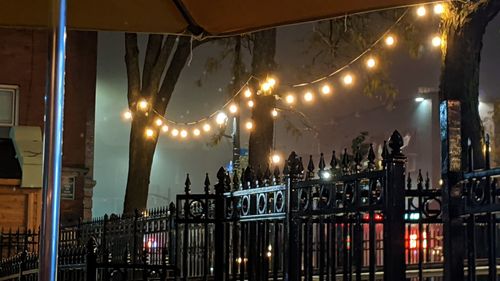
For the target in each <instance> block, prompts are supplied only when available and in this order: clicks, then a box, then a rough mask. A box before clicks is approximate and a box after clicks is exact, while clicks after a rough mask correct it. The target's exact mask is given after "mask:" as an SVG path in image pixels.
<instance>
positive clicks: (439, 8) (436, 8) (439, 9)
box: [434, 3, 444, 15]
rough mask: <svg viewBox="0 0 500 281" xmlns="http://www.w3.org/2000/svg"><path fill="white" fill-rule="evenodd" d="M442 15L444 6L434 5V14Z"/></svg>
mask: <svg viewBox="0 0 500 281" xmlns="http://www.w3.org/2000/svg"><path fill="white" fill-rule="evenodd" d="M442 13H444V5H443V4H441V3H438V4H436V5H434V14H436V15H440V14H442Z"/></svg>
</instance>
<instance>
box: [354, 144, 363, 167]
mask: <svg viewBox="0 0 500 281" xmlns="http://www.w3.org/2000/svg"><path fill="white" fill-rule="evenodd" d="M360 150H361V148H360V147H359V146H358V147H357V149H356V153H354V168H355V169H354V170H355V171H356V172H357V171H359V169H360V168H361V161H363V156H361V151H360Z"/></svg>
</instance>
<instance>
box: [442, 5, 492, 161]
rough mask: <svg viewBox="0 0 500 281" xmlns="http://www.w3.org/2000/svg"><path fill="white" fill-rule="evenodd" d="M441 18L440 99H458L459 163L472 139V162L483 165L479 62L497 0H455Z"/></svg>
mask: <svg viewBox="0 0 500 281" xmlns="http://www.w3.org/2000/svg"><path fill="white" fill-rule="evenodd" d="M453 5H455V6H453V7H452V13H450V14H451V15H450V16H449V17H448V18H446V19H445V21H444V24H443V28H444V39H445V40H444V42H446V48H445V49H446V53H445V55H444V60H443V62H442V70H441V80H440V99H441V100H458V101H460V102H461V113H462V114H461V115H462V121H461V122H462V140H461V141H462V165H463V168H464V169H466V168H467V167H466V165H467V154H466V153H465V152H466V151H467V142H468V139H470V140H471V141H472V146H473V149H474V152H475V153H474V166H475V167H476V168H480V167H483V166H484V155H483V153H482V147H483V129H482V125H481V119H480V117H479V110H478V105H479V70H480V68H479V66H480V61H481V49H482V45H483V35H484V32H485V30H486V26H487V25H488V23H489V22H490V21H491V20H492V19H493V18H494V17H495V15H496V14H497V13H498V10H499V9H500V0H490V1H477V2H476V3H473V4H463V3H458V2H455V4H453Z"/></svg>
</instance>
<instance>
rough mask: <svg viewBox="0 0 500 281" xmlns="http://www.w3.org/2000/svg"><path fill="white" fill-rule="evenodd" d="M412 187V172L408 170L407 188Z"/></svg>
mask: <svg viewBox="0 0 500 281" xmlns="http://www.w3.org/2000/svg"><path fill="white" fill-rule="evenodd" d="M411 187H412V183H411V173H410V172H408V178H407V180H406V188H407V189H411Z"/></svg>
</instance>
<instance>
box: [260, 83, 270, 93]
mask: <svg viewBox="0 0 500 281" xmlns="http://www.w3.org/2000/svg"><path fill="white" fill-rule="evenodd" d="M271 87H272V86H271V84H269V82H264V83H262V84H261V85H260V89H261V90H262V91H263V92H268V91H270V90H271Z"/></svg>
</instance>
